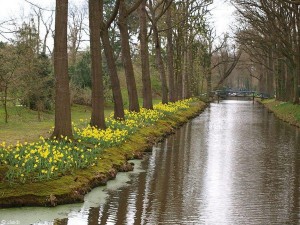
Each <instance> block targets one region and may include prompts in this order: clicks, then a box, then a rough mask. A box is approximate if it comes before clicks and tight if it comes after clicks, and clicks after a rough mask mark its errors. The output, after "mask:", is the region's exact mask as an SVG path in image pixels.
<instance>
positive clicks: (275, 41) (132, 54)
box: [0, 0, 300, 135]
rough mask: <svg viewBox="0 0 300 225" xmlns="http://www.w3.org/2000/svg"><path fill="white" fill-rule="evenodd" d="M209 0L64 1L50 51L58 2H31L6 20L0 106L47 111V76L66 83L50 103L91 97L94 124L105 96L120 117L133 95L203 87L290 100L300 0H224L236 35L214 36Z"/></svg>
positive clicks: (171, 96) (148, 100) (184, 94)
mask: <svg viewBox="0 0 300 225" xmlns="http://www.w3.org/2000/svg"><path fill="white" fill-rule="evenodd" d="M27 2H29V3H30V1H29V0H28V1H27ZM212 2H213V1H212V0H185V1H183V0H163V1H161V0H135V1H130V0H99V1H98V0H91V1H90V2H89V3H90V5H86V4H83V5H70V7H69V10H68V11H67V12H68V14H67V19H68V24H67V28H66V29H64V30H62V31H58V33H57V29H62V28H61V27H59V25H58V24H57V23H58V22H57V21H56V26H58V27H57V28H56V35H55V38H58V37H56V36H57V34H58V35H59V36H60V35H61V32H66V31H67V32H68V33H67V36H64V37H63V39H64V41H65V39H67V44H68V45H67V49H65V44H64V43H63V42H62V39H61V41H57V40H56V41H55V43H56V44H58V43H60V44H63V45H62V46H59V47H57V48H58V49H59V52H54V54H52V48H53V47H52V45H51V42H53V41H51V38H52V37H51V34H53V30H54V27H53V26H52V20H53V15H54V12H55V15H56V16H58V13H61V11H59V9H61V8H57V9H55V10H54V9H51V8H49V9H45V8H43V7H39V6H37V5H35V4H33V5H32V11H31V13H30V16H29V17H28V19H25V20H23V23H22V24H17V23H16V22H15V23H13V24H14V25H13V26H12V27H13V28H12V29H11V30H12V31H13V33H15V34H16V35H14V36H13V38H11V37H10V38H7V39H5V40H6V43H3V44H2V45H1V57H0V65H1V71H0V72H1V75H0V77H1V83H0V84H1V88H0V92H1V102H2V103H3V104H4V105H6V106H7V103H10V102H13V101H11V100H12V99H15V102H19V103H21V104H22V105H23V107H28V108H30V109H33V110H36V111H37V112H38V115H39V112H40V111H43V110H51V107H52V106H53V105H54V94H53V93H54V78H55V81H56V82H58V83H56V88H59V87H60V84H61V83H60V82H63V88H61V87H60V88H59V90H60V91H63V92H64V93H65V94H64V96H65V97H66V98H69V97H68V90H69V88H68V85H70V86H71V98H70V100H67V99H64V100H63V99H62V98H60V97H58V96H60V94H57V93H56V95H55V96H56V98H58V99H56V101H55V102H56V104H58V102H59V101H61V100H63V101H64V110H67V111H69V104H72V103H80V104H85V105H92V107H93V110H95V111H93V113H92V120H91V123H92V124H93V125H95V126H98V127H99V128H104V127H105V124H104V117H103V108H104V105H108V106H110V105H113V106H114V115H115V118H118V119H125V116H124V109H125V108H127V107H128V109H129V110H131V111H139V107H140V102H139V100H141V97H142V99H143V107H145V108H148V109H151V108H153V103H152V102H153V99H161V100H162V102H164V103H167V102H168V101H175V100H178V99H183V98H189V97H191V96H199V95H204V94H205V93H206V94H207V96H210V94H211V93H212V92H213V91H214V90H215V89H218V88H223V87H225V86H226V87H232V88H246V87H247V88H256V89H257V91H260V92H263V93H265V94H268V95H269V96H272V95H273V94H276V97H277V98H278V99H280V100H284V101H293V102H294V103H297V102H298V101H299V93H298V90H297V89H298V85H299V74H300V72H299V68H300V66H299V64H300V63H299V58H300V57H299V32H298V30H299V4H295V2H293V1H285V0H276V1H270V0H260V1H254V0H246V1H238V0H234V1H232V2H233V3H234V5H235V6H236V9H237V12H238V15H239V25H238V29H237V32H236V39H234V38H231V37H229V35H224V36H222V37H217V36H216V35H215V30H214V27H213V26H212V24H211V23H210V22H209V21H208V18H209V13H210V5H211V4H212ZM64 3H65V4H66V2H64ZM59 4H62V3H61V2H60V3H59ZM98 4H99V6H98ZM59 7H60V6H59ZM88 9H89V10H88ZM64 12H65V11H64ZM87 15H88V16H87ZM65 17H66V15H64V18H65ZM12 21H14V20H12ZM3 23H4V24H5V23H7V21H6V22H3ZM3 23H0V26H2V25H3ZM64 23H65V19H64ZM87 24H89V25H90V29H87ZM64 26H65V24H64ZM60 38H62V37H60ZM235 41H236V42H235ZM56 50H57V49H56ZM62 51H64V52H65V53H63V52H62ZM6 52H9V54H7V53H6ZM60 54H67V55H60ZM58 59H59V60H58ZM66 59H67V61H66ZM239 59H240V60H239ZM66 63H67V64H66ZM66 65H67V66H66ZM57 67H58V68H60V69H57ZM53 68H56V69H53ZM62 68H64V69H62ZM65 68H67V71H66V70H65ZM59 71H60V72H59ZM62 74H64V76H63V77H60V76H61V75H62ZM231 74H233V76H231V77H230V75H231ZM54 75H55V76H54ZM58 75H59V76H58ZM59 77H60V78H63V79H62V81H61V80H60V78H59ZM290 87H292V88H290ZM41 90H42V91H41ZM56 91H58V90H56ZM139 97H140V98H139ZM11 104H13V103H11ZM6 106H5V107H6ZM65 106H66V107H65ZM6 111H7V110H6ZM65 113H66V111H65ZM68 114H69V113H68ZM61 115H62V114H61ZM67 118H68V119H67V120H68V121H69V120H70V119H69V116H67ZM100 121H101V122H100ZM67 123H69V122H67ZM68 126H69V125H68ZM58 133H60V132H58ZM67 133H68V135H69V134H70V129H69V128H68V132H67Z"/></svg>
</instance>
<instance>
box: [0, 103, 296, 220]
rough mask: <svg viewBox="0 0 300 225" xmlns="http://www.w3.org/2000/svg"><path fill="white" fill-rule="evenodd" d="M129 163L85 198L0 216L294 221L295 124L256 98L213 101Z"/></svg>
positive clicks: (3, 217)
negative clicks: (131, 167) (130, 166)
mask: <svg viewBox="0 0 300 225" xmlns="http://www.w3.org/2000/svg"><path fill="white" fill-rule="evenodd" d="M134 163H135V170H134V171H133V172H130V173H119V174H118V176H117V179H116V180H114V181H110V182H109V183H108V185H107V186H105V187H99V188H96V189H95V190H93V191H92V192H91V193H90V194H88V195H87V196H86V201H85V203H84V204H75V205H66V206H59V207H56V208H17V209H0V224H61V225H65V224H69V225H77V224H78V225H87V224H91V225H94V224H137V225H138V224H195V225H196V224H197V225H198V224H205V225H244V224H245V225H247V224H250V225H252V224H253V225H268V224H270V225H273V224H278V225H282V224H291V225H296V224H300V196H299V188H300V177H299V176H300V130H299V129H298V128H295V127H292V126H290V125H288V124H286V123H284V122H282V121H279V120H278V119H276V118H275V117H274V116H273V115H272V114H271V113H268V111H267V110H266V109H265V108H263V106H261V105H259V104H257V103H255V104H252V102H250V101H222V102H220V103H219V104H217V103H212V104H211V105H210V107H209V108H207V109H206V110H205V111H204V112H203V113H202V114H201V115H200V116H199V117H197V118H195V119H193V120H192V121H190V122H189V123H188V124H186V125H185V126H183V127H182V128H181V129H179V130H178V131H177V132H176V133H175V134H174V135H171V136H170V137H168V138H167V139H166V140H165V141H164V142H162V143H159V144H157V145H156V146H155V147H153V151H152V153H151V154H149V155H146V156H145V159H144V160H143V161H135V162H134ZM1 221H2V222H1Z"/></svg>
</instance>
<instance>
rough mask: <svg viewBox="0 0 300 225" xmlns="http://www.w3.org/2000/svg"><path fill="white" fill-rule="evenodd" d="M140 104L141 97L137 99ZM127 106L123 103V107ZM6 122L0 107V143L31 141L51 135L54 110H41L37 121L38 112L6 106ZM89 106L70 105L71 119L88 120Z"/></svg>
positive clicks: (111, 110) (107, 111)
mask: <svg viewBox="0 0 300 225" xmlns="http://www.w3.org/2000/svg"><path fill="white" fill-rule="evenodd" d="M160 101H161V100H160V99H153V104H157V103H159V102H160ZM139 102H140V106H142V105H143V104H142V98H140V99H139ZM127 107H128V106H127V105H125V108H127ZM111 112H113V106H112V105H111V106H109V107H107V108H106V109H105V116H108V115H109V114H110V113H111ZM8 115H9V117H8V123H5V122H4V109H3V107H0V143H2V142H3V141H5V142H6V143H9V144H16V143H17V141H20V142H21V143H23V142H25V141H26V142H33V141H36V140H37V139H38V138H39V137H40V136H43V137H45V138H47V137H49V136H50V135H51V133H50V130H51V128H52V127H53V126H54V112H53V111H51V112H43V113H42V114H41V121H38V113H37V112H36V111H32V110H29V109H27V108H24V107H21V106H10V107H8ZM90 117H91V107H89V106H83V105H73V106H72V121H73V122H74V123H78V122H79V121H80V120H81V119H83V120H89V119H90Z"/></svg>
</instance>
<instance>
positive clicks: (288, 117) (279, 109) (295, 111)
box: [259, 99, 300, 127]
mask: <svg viewBox="0 0 300 225" xmlns="http://www.w3.org/2000/svg"><path fill="white" fill-rule="evenodd" d="M259 101H260V100H259ZM260 102H261V103H262V104H263V105H265V106H266V107H267V108H268V109H269V110H270V111H272V112H273V113H274V115H275V116H276V117H278V118H279V119H281V120H283V121H285V122H287V123H289V124H291V125H294V126H297V127H300V105H294V104H292V103H289V102H280V101H276V100H274V99H267V100H262V101H260Z"/></svg>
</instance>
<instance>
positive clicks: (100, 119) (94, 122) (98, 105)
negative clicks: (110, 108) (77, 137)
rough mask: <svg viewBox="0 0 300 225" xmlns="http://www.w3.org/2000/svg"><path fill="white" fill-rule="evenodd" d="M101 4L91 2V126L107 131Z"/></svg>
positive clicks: (93, 0) (95, 0)
mask: <svg viewBox="0 0 300 225" xmlns="http://www.w3.org/2000/svg"><path fill="white" fill-rule="evenodd" d="M100 10H101V9H100V2H99V0H89V26H90V36H91V37H90V43H91V58H92V65H91V67H92V116H91V126H95V127H98V128H101V129H105V118H104V94H103V79H102V58H101V43H100V21H101V15H100V13H99V12H100Z"/></svg>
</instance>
